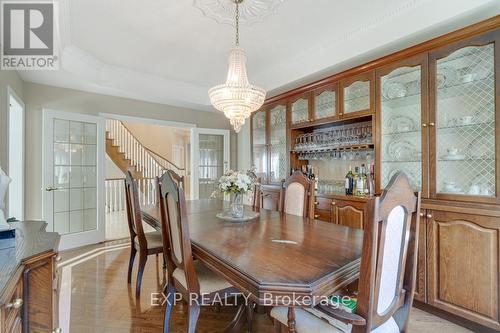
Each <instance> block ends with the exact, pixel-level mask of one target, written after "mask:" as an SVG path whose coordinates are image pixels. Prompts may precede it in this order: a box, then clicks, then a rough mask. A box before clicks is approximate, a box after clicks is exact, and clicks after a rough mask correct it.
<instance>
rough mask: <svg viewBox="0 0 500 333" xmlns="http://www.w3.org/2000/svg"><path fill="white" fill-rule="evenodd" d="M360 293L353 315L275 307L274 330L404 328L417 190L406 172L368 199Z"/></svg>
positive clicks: (413, 263)
mask: <svg viewBox="0 0 500 333" xmlns="http://www.w3.org/2000/svg"><path fill="white" fill-rule="evenodd" d="M367 204H368V207H369V209H368V212H370V216H369V219H368V221H370V223H367V224H366V227H365V230H364V238H363V248H362V255H361V267H360V275H359V290H358V291H359V293H358V301H357V306H356V310H355V313H348V312H346V311H343V310H341V309H340V308H338V307H337V308H334V307H333V306H328V305H318V306H316V307H315V308H313V309H311V308H299V309H294V308H291V307H290V308H286V307H275V308H273V309H272V310H271V317H272V318H273V319H274V323H275V327H276V331H277V332H280V331H281V330H289V331H290V332H298V333H304V332H315V333H316V332H327V333H330V332H332V333H333V332H342V331H341V330H339V329H337V328H336V327H334V326H333V325H331V324H330V323H333V322H334V321H335V320H338V321H341V322H343V323H345V324H349V325H350V327H351V328H352V332H376V333H393V332H394V333H396V332H407V331H408V320H409V315H410V310H411V307H412V303H413V294H414V291H415V279H416V272H417V252H418V226H419V214H418V212H419V211H420V192H418V193H414V192H413V191H412V188H411V186H410V183H409V182H408V178H407V177H406V175H405V174H404V173H397V174H395V175H394V176H393V177H392V179H391V181H390V182H389V185H388V186H387V187H386V189H385V190H384V191H383V192H382V194H381V196H380V197H377V198H372V199H370V200H369V201H368V203H367Z"/></svg>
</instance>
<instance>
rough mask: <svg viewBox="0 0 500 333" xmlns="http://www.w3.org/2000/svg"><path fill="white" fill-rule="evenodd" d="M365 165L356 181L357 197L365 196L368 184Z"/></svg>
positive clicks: (360, 169)
mask: <svg viewBox="0 0 500 333" xmlns="http://www.w3.org/2000/svg"><path fill="white" fill-rule="evenodd" d="M364 169H365V167H364V164H362V165H361V167H360V168H359V173H358V177H357V179H356V195H357V196H363V195H365V184H366V175H365V173H364Z"/></svg>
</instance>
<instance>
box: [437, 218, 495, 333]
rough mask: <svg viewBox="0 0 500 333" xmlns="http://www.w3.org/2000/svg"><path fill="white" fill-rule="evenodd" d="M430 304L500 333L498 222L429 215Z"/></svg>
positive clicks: (487, 219) (489, 219)
mask: <svg viewBox="0 0 500 333" xmlns="http://www.w3.org/2000/svg"><path fill="white" fill-rule="evenodd" d="M427 220H428V230H427V231H428V234H427V260H428V262H427V265H428V269H427V276H428V289H427V297H428V303H429V304H431V305H433V306H435V307H437V308H440V309H443V310H445V311H448V312H450V313H453V314H456V315H459V316H461V317H464V318H467V319H469V320H472V321H474V322H477V323H480V324H483V325H485V326H489V327H492V328H494V329H495V330H500V321H499V310H500V302H499V281H500V275H499V259H500V248H499V241H500V240H499V235H500V218H498V217H489V216H481V215H471V214H462V213H454V212H445V211H427Z"/></svg>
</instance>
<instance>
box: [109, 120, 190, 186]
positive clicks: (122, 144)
mask: <svg viewBox="0 0 500 333" xmlns="http://www.w3.org/2000/svg"><path fill="white" fill-rule="evenodd" d="M106 132H107V135H108V137H109V138H110V139H111V140H113V145H114V146H117V147H118V149H119V151H120V152H121V153H123V154H124V155H125V158H127V159H128V160H130V164H131V165H132V166H133V167H135V168H136V170H137V171H138V172H140V173H141V174H142V177H143V178H154V177H160V176H161V175H162V174H163V173H164V172H165V171H166V170H168V169H170V170H173V171H174V172H176V173H177V174H179V175H181V176H185V173H186V170H185V169H184V168H180V167H178V166H177V165H175V164H174V163H172V162H170V161H169V160H167V159H166V158H164V157H162V156H160V155H158V154H157V153H155V152H153V151H152V150H151V149H148V148H146V147H144V146H143V145H142V144H141V143H140V142H139V140H137V138H136V137H135V136H134V135H133V134H132V133H131V132H130V131H129V130H128V129H127V127H126V126H125V125H124V124H123V123H122V122H121V121H119V120H115V119H107V120H106Z"/></svg>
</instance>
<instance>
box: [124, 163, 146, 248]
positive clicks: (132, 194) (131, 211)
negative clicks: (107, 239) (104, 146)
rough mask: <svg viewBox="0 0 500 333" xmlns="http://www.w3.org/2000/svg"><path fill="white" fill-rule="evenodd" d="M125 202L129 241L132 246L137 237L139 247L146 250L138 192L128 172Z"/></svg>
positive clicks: (126, 174) (126, 175)
mask: <svg viewBox="0 0 500 333" xmlns="http://www.w3.org/2000/svg"><path fill="white" fill-rule="evenodd" d="M125 201H126V206H127V222H128V229H129V231H130V241H131V242H132V246H134V244H133V242H134V238H135V237H136V236H137V239H138V241H139V247H140V248H142V249H147V248H148V243H147V240H146V236H145V235H144V228H143V227H142V215H141V204H140V201H139V191H138V189H137V183H136V182H135V180H134V177H133V176H132V173H131V172H130V171H127V172H126V173H125Z"/></svg>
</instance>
